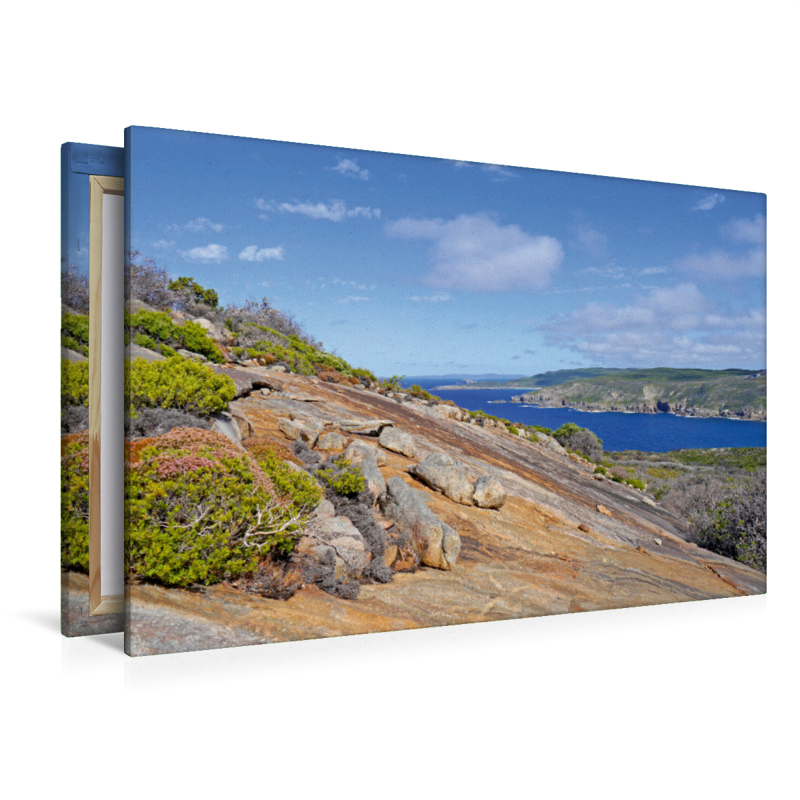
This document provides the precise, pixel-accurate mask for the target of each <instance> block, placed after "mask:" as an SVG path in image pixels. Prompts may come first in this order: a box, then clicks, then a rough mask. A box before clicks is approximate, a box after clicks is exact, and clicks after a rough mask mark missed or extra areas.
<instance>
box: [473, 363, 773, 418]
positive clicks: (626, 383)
mask: <svg viewBox="0 0 800 800" xmlns="http://www.w3.org/2000/svg"><path fill="white" fill-rule="evenodd" d="M473 385H474V384H473ZM515 385H520V386H525V387H531V386H536V387H537V391H531V392H528V393H526V394H524V395H520V396H518V397H515V398H514V399H513V401H512V402H519V403H535V404H537V405H541V406H546V407H554V406H555V407H560V406H569V407H572V408H581V409H585V410H593V411H594V410H596V411H635V412H643V413H657V412H660V411H661V412H673V413H677V414H683V415H687V416H723V417H738V418H740V419H756V420H758V419H766V415H767V378H766V370H743V369H725V370H702V369H670V368H666V367H661V368H657V369H601V368H597V369H592V368H589V369H577V370H557V371H555V372H545V373H543V374H540V375H534V376H532V377H531V378H529V379H527V380H526V381H524V382H523V381H519V382H518V381H510V382H509V383H508V384H507V386H508V387H509V388H513V387H514V386H515Z"/></svg>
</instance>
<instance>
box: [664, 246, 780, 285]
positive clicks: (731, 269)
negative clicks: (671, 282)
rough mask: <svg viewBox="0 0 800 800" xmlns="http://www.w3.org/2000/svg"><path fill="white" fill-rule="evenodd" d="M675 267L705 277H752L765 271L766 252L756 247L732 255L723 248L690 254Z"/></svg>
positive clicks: (677, 262)
mask: <svg viewBox="0 0 800 800" xmlns="http://www.w3.org/2000/svg"><path fill="white" fill-rule="evenodd" d="M675 268H676V269H678V270H680V271H681V272H685V273H687V274H689V275H696V276H701V277H705V278H726V279H728V280H737V279H739V278H754V277H758V276H761V275H764V274H765V273H766V269H767V254H766V251H765V250H764V249H762V248H759V247H756V248H753V249H752V250H749V251H748V252H747V253H745V254H744V255H732V254H731V253H728V252H726V251H724V250H712V251H711V252H710V253H705V254H699V253H696V254H692V255H689V256H686V257H685V258H682V259H679V260H678V261H676V262H675Z"/></svg>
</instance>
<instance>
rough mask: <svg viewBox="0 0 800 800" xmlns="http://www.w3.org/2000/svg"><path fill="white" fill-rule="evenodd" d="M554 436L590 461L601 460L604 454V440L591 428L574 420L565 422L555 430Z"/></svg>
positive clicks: (564, 445)
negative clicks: (579, 424)
mask: <svg viewBox="0 0 800 800" xmlns="http://www.w3.org/2000/svg"><path fill="white" fill-rule="evenodd" d="M553 438H554V439H555V440H556V441H557V442H558V443H559V444H560V445H561V446H562V447H564V448H565V449H567V450H570V451H572V452H575V453H578V454H579V455H581V456H583V457H584V458H588V459H589V460H590V461H599V460H600V459H601V458H602V456H603V442H602V441H601V440H600V439H599V438H598V437H597V436H596V435H595V434H593V433H592V432H591V431H590V430H588V429H587V428H581V427H580V426H578V425H576V424H575V423H574V422H565V423H564V424H563V425H562V426H561V427H560V428H557V429H556V430H555V431H553Z"/></svg>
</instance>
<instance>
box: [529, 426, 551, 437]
mask: <svg viewBox="0 0 800 800" xmlns="http://www.w3.org/2000/svg"><path fill="white" fill-rule="evenodd" d="M533 429H534V430H535V431H539V433H544V434H545V435H546V436H552V435H553V431H552V429H551V428H545V427H544V425H534V426H533Z"/></svg>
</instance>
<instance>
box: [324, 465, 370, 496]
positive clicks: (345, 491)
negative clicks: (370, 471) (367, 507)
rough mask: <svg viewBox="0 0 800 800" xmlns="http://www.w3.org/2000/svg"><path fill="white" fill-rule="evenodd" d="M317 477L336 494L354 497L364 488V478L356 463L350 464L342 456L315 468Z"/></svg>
mask: <svg viewBox="0 0 800 800" xmlns="http://www.w3.org/2000/svg"><path fill="white" fill-rule="evenodd" d="M316 475H317V478H319V479H320V480H321V481H322V482H323V483H324V484H325V485H326V486H327V487H329V488H330V489H332V490H333V491H334V492H335V493H336V494H340V495H343V496H345V497H355V496H356V495H357V494H359V493H360V492H363V491H364V489H365V488H366V485H367V484H366V480H365V479H364V474H363V473H362V472H361V467H359V466H358V464H351V463H350V460H349V459H347V458H345V457H344V456H339V457H338V458H337V459H335V460H334V461H333V462H332V463H331V464H330V466H328V467H325V468H324V469H318V470H317V473H316Z"/></svg>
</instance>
